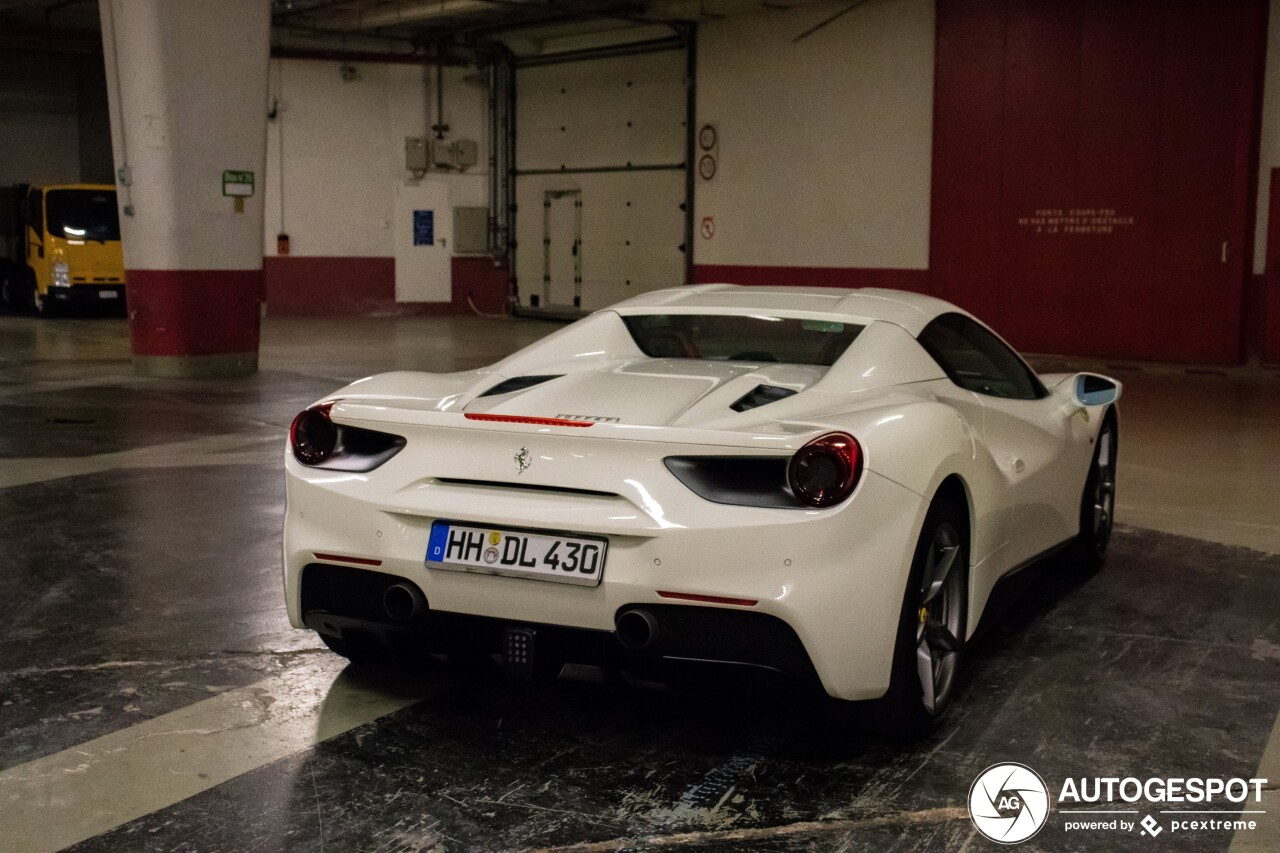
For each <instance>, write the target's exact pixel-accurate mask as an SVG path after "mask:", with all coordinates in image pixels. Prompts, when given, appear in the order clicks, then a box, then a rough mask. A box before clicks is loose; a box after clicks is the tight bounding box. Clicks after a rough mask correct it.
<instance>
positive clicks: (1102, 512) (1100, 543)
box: [1092, 424, 1116, 556]
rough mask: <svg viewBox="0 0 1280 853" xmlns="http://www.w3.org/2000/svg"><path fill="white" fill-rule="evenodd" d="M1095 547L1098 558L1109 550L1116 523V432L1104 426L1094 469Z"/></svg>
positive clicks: (1108, 425)
mask: <svg viewBox="0 0 1280 853" xmlns="http://www.w3.org/2000/svg"><path fill="white" fill-rule="evenodd" d="M1092 498H1093V545H1094V549H1095V550H1096V551H1097V554H1098V556H1102V554H1104V553H1105V552H1106V550H1107V542H1108V541H1110V539H1111V528H1112V525H1113V524H1114V521H1115V505H1116V453H1115V431H1114V430H1112V428H1111V425H1110V424H1107V425H1104V426H1103V428H1102V434H1101V435H1099V436H1098V458H1097V461H1095V462H1094V468H1093V495H1092Z"/></svg>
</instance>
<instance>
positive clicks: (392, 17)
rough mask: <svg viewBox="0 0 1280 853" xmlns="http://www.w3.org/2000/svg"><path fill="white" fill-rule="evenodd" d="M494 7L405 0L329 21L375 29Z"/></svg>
mask: <svg viewBox="0 0 1280 853" xmlns="http://www.w3.org/2000/svg"><path fill="white" fill-rule="evenodd" d="M520 5H523V4H520ZM493 7H494V4H493V3H492V2H490V1H489V0H422V2H417V3H405V4H403V5H398V6H392V7H391V8H389V9H382V10H380V11H376V12H360V11H357V12H351V13H349V14H344V15H335V16H333V18H332V19H330V20H329V21H327V22H326V23H328V24H329V25H330V26H333V27H336V28H338V29H342V30H373V29H378V28H380V27H395V26H401V25H403V24H417V23H421V22H423V21H430V20H433V19H435V18H452V17H455V16H457V15H469V14H472V13H475V12H485V11H491V10H492V9H493Z"/></svg>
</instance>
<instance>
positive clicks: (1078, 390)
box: [1072, 373, 1120, 406]
mask: <svg viewBox="0 0 1280 853" xmlns="http://www.w3.org/2000/svg"><path fill="white" fill-rule="evenodd" d="M1072 397H1073V399H1074V400H1075V402H1076V403H1078V404H1079V405H1081V406H1109V405H1111V404H1112V403H1114V402H1115V401H1116V400H1118V399H1120V383H1118V382H1116V381H1115V380H1113V379H1108V378H1107V377H1105V376H1099V375H1098V374H1096V373H1077V374H1076V376H1075V380H1074V382H1073V383H1072Z"/></svg>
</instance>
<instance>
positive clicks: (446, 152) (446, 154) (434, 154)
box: [431, 139, 454, 169]
mask: <svg viewBox="0 0 1280 853" xmlns="http://www.w3.org/2000/svg"><path fill="white" fill-rule="evenodd" d="M453 165H454V164H453V143H452V142H450V141H449V140H447V139H433V140H431V166H432V168H435V169H452V168H453Z"/></svg>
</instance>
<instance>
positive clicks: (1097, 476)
mask: <svg viewBox="0 0 1280 853" xmlns="http://www.w3.org/2000/svg"><path fill="white" fill-rule="evenodd" d="M1119 435H1120V433H1119V430H1118V428H1117V426H1116V416H1115V412H1114V410H1111V409H1108V410H1107V413H1106V414H1105V415H1103V417H1102V426H1100V427H1098V440H1097V442H1096V443H1095V445H1094V448H1093V458H1092V459H1091V460H1090V462H1089V474H1088V476H1087V477H1086V478H1085V483H1084V492H1083V494H1081V496H1080V531H1079V533H1077V534H1076V543H1075V550H1076V553H1077V555H1078V556H1079V561H1080V563H1081V564H1082V565H1083V566H1084V568H1085V569H1086V570H1088V571H1091V572H1095V571H1097V570H1098V569H1100V568H1102V563H1103V561H1104V560H1106V557H1107V545H1108V544H1110V542H1111V531H1112V529H1113V528H1114V527H1115V514H1116V458H1117V453H1118V451H1119Z"/></svg>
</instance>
